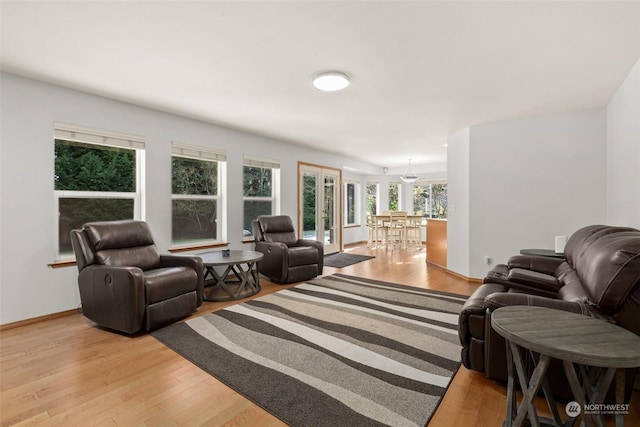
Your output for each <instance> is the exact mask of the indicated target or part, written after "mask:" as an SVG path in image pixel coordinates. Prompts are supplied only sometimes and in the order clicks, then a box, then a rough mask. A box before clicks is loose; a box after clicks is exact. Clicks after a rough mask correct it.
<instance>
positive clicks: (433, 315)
mask: <svg viewBox="0 0 640 427" xmlns="http://www.w3.org/2000/svg"><path fill="white" fill-rule="evenodd" d="M296 288H298V289H307V290H310V291H315V292H322V293H325V294H330V295H338V296H342V297H346V298H350V299H354V300H356V301H362V302H366V303H369V304H374V305H377V306H379V307H384V308H390V309H392V310H396V311H400V312H402V313H407V314H412V315H414V316H419V317H422V318H425V319H431V320H438V321H440V322H445V323H449V324H451V325H457V324H458V317H459V316H460V315H459V314H452V313H441V312H439V311H432V310H424V309H420V308H411V307H405V306H403V305H396V304H390V303H387V302H382V301H378V300H375V299H371V298H367V297H363V296H360V295H355V294H352V293H348V292H343V291H338V290H335V289H331V288H326V287H324V286H316V285H311V284H309V283H303V284H301V285H298V286H296ZM288 292H291V291H288Z"/></svg>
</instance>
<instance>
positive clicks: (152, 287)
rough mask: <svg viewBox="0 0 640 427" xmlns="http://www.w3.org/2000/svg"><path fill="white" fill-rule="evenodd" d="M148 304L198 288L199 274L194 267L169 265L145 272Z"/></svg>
mask: <svg viewBox="0 0 640 427" xmlns="http://www.w3.org/2000/svg"><path fill="white" fill-rule="evenodd" d="M144 281H145V298H146V302H147V304H153V303H155V302H159V301H164V300H167V299H169V298H173V297H175V296H178V295H182V294H186V293H187V292H191V291H194V290H196V287H197V284H198V275H197V273H196V271H195V270H194V269H192V268H187V267H168V268H158V269H155V270H148V271H145V273H144Z"/></svg>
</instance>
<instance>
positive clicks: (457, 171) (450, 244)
mask: <svg viewBox="0 0 640 427" xmlns="http://www.w3.org/2000/svg"><path fill="white" fill-rule="evenodd" d="M448 144H449V145H448V147H447V159H448V160H449V165H448V167H447V197H448V202H449V208H448V212H447V217H448V218H447V268H448V269H449V270H451V271H455V272H457V273H459V274H462V275H463V276H466V277H469V185H470V182H469V129H468V128H466V129H463V130H461V131H458V132H456V133H454V134H452V135H449V138H448Z"/></svg>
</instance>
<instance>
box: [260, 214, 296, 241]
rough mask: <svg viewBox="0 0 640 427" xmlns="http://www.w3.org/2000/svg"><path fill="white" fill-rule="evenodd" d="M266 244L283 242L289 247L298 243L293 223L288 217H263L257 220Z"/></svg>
mask: <svg viewBox="0 0 640 427" xmlns="http://www.w3.org/2000/svg"><path fill="white" fill-rule="evenodd" d="M257 221H258V223H259V224H260V229H261V230H262V238H263V240H264V241H265V242H281V243H284V244H286V245H287V246H295V245H296V244H297V243H298V237H297V236H296V231H295V229H294V228H293V221H292V220H291V218H290V217H289V216H287V215H261V216H259V217H258V219H257Z"/></svg>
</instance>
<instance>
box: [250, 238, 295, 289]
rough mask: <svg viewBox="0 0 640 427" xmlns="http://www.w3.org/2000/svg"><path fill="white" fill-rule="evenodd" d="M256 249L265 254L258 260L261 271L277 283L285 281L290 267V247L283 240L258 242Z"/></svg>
mask: <svg viewBox="0 0 640 427" xmlns="http://www.w3.org/2000/svg"><path fill="white" fill-rule="evenodd" d="M255 250H256V251H258V252H260V253H262V254H263V255H264V258H262V260H260V261H258V270H259V271H260V273H262V274H264V275H265V276H267V277H269V278H270V279H271V280H273V281H274V282H276V283H283V282H285V281H286V276H287V270H288V269H289V253H288V250H289V247H288V246H287V245H286V244H284V243H282V242H256V246H255Z"/></svg>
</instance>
